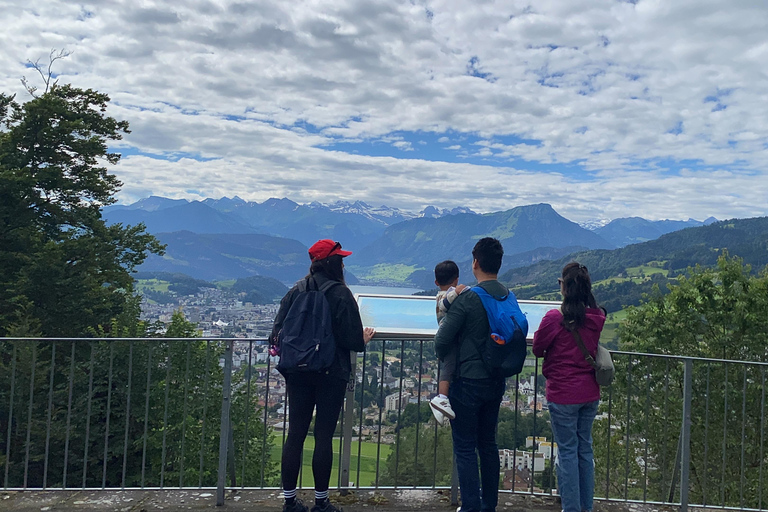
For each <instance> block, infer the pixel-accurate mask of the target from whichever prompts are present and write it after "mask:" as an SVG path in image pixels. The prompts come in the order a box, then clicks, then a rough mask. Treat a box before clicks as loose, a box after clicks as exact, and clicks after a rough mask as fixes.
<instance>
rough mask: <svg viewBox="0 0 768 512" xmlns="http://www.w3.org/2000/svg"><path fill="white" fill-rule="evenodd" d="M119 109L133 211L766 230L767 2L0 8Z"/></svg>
mask: <svg viewBox="0 0 768 512" xmlns="http://www.w3.org/2000/svg"><path fill="white" fill-rule="evenodd" d="M0 26H2V27H3V29H2V31H0V91H3V92H6V93H15V94H16V95H17V96H16V97H17V99H18V100H20V101H26V100H27V99H29V98H30V96H29V94H28V93H27V92H26V91H25V90H24V88H23V87H22V84H21V82H20V78H21V77H23V76H25V77H26V78H27V79H28V80H29V82H30V83H31V84H33V85H35V84H37V85H42V81H41V79H40V77H39V75H37V72H36V71H35V70H34V69H33V68H31V67H30V62H38V63H40V64H41V65H44V66H46V67H47V64H48V59H49V55H50V52H51V50H52V49H56V50H61V49H66V50H67V51H69V52H71V55H70V56H69V57H67V58H65V59H61V60H58V61H56V62H55V63H54V65H53V71H54V73H55V74H56V78H57V79H58V80H59V82H60V83H72V84H74V85H76V86H79V87H83V88H94V89H97V90H99V91H101V92H105V93H108V94H109V95H110V97H111V99H112V102H111V104H110V108H109V113H110V114H111V115H112V116H114V117H116V118H119V119H126V120H128V121H129V123H130V126H131V133H130V134H129V135H127V136H125V138H124V139H123V140H122V141H119V142H118V143H116V144H115V145H114V147H113V149H114V150H115V151H118V152H120V153H122V154H123V158H122V159H121V161H120V162H119V164H118V165H116V166H115V167H113V168H112V172H114V174H116V175H117V176H118V178H119V179H120V180H121V181H122V182H123V183H124V185H123V187H122V190H121V191H120V193H119V195H118V199H119V201H120V202H122V203H130V202H133V201H136V200H138V199H141V198H143V197H147V196H149V195H160V196H165V197H171V198H186V199H190V200H195V199H202V198H206V197H213V198H219V197H222V196H227V197H232V196H235V195H237V196H239V197H241V198H243V199H246V200H251V201H259V202H261V201H264V200H266V199H268V198H270V197H288V198H290V199H292V200H294V201H296V202H299V203H306V202H311V201H320V202H324V203H330V202H334V201H338V200H347V201H354V200H362V201H365V202H367V203H369V204H371V205H374V206H378V205H382V204H385V205H388V206H393V207H398V208H402V209H406V210H414V211H418V210H421V209H422V208H424V207H425V206H427V205H434V206H437V207H440V208H453V207H456V206H466V207H469V208H471V209H473V210H474V211H477V212H488V211H498V210H506V209H509V208H513V207H515V206H522V205H527V204H535V203H542V202H543V203H549V204H551V205H552V206H553V207H554V208H555V209H556V210H557V211H558V212H559V213H560V214H561V215H564V216H565V217H567V218H569V219H571V220H574V221H577V222H587V221H594V220H603V221H606V220H610V219H614V218H618V217H629V216H640V217H645V218H647V219H652V220H659V219H688V218H694V219H698V220H703V219H705V218H707V217H709V216H714V217H716V218H718V219H727V218H745V217H755V216H764V215H767V214H768V37H767V36H766V34H768V2H765V1H755V0H750V1H743V0H730V1H728V2H725V1H722V0H718V1H711V0H665V1H664V0H629V1H620V0H568V1H562V0H537V1H536V2H525V1H517V0H508V1H483V0H467V1H465V0H435V1H421V0H412V1H398V0H382V1H361V0H307V1H304V0H294V1H291V2H286V1H277V0H274V1H273V0H256V1H251V0H249V1H247V2H230V1H225V0H177V1H175V2H167V1H158V2H151V1H137V0H131V1H122V0H102V1H94V2H75V1H69V0H67V1H57V0H24V1H16V0H0Z"/></svg>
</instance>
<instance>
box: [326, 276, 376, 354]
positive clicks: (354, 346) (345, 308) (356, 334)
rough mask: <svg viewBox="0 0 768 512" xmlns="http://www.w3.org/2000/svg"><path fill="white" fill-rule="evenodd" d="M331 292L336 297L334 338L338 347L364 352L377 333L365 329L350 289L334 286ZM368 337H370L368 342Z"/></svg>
mask: <svg viewBox="0 0 768 512" xmlns="http://www.w3.org/2000/svg"><path fill="white" fill-rule="evenodd" d="M329 292H332V293H334V295H335V301H334V302H335V303H336V308H334V309H335V311H334V314H333V336H334V339H335V340H336V345H337V346H339V347H341V348H344V349H347V350H353V351H355V352H362V351H363V350H365V345H366V344H367V343H368V341H370V339H371V338H372V337H373V333H374V332H375V331H373V329H372V328H370V327H369V328H367V330H364V329H363V322H362V320H361V319H360V310H359V309H358V307H357V302H356V301H355V298H354V296H353V295H352V292H351V291H350V290H349V288H347V287H346V286H341V285H340V286H334V287H333V288H331V290H329ZM371 331H373V332H371ZM366 337H368V339H367V340H366Z"/></svg>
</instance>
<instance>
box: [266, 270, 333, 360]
mask: <svg viewBox="0 0 768 512" xmlns="http://www.w3.org/2000/svg"><path fill="white" fill-rule="evenodd" d="M337 284H341V283H339V282H338V281H333V280H329V281H327V282H326V283H325V284H323V285H322V286H320V287H318V286H317V282H316V281H315V280H314V278H311V277H308V278H306V279H303V280H301V281H299V282H298V283H297V288H298V293H297V294H296V295H295V297H294V299H293V303H292V304H291V307H290V308H289V309H288V313H287V314H286V316H285V320H284V321H283V327H282V329H280V332H279V333H278V334H277V345H278V347H279V350H280V362H279V363H278V364H277V370H278V371H279V372H280V373H282V374H286V373H298V372H322V371H326V370H327V369H328V368H330V367H331V365H332V364H333V361H334V359H335V357H336V341H335V340H334V338H333V328H332V325H331V308H330V306H329V304H328V300H327V299H326V298H325V292H326V291H328V290H329V289H330V288H331V287H333V286H335V285H337Z"/></svg>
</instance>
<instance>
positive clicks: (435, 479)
mask: <svg viewBox="0 0 768 512" xmlns="http://www.w3.org/2000/svg"><path fill="white" fill-rule="evenodd" d="M435 444H437V446H435ZM452 468H453V444H452V443H451V431H450V429H447V428H435V427H432V426H430V425H418V426H412V427H408V428H405V429H402V430H401V431H400V432H399V433H398V434H397V436H396V437H395V444H394V445H393V446H392V450H391V451H390V452H389V455H388V456H387V461H386V463H385V464H384V467H383V469H382V474H381V479H380V484H381V485H409V486H411V485H413V486H431V485H450V483H451V469H452Z"/></svg>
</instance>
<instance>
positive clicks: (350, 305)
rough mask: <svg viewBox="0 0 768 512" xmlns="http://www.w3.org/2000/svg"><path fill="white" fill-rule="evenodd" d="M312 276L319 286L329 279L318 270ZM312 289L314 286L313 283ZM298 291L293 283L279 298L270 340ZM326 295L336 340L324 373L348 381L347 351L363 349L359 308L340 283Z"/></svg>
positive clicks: (349, 366) (275, 335)
mask: <svg viewBox="0 0 768 512" xmlns="http://www.w3.org/2000/svg"><path fill="white" fill-rule="evenodd" d="M304 279H306V278H304ZM311 279H314V280H315V281H316V282H317V286H318V288H319V287H321V286H323V284H324V283H326V282H327V281H329V280H330V278H329V277H327V276H326V275H325V274H323V273H320V272H318V273H315V274H313V275H312V277H311ZM312 289H313V290H314V289H315V288H314V286H313V287H312ZM298 293H300V292H299V291H298V284H296V285H294V286H293V288H291V289H290V290H288V293H286V294H285V297H283V300H281V301H280V309H279V310H278V312H277V316H276V317H275V323H274V325H273V326H272V334H271V335H270V337H269V339H270V341H272V342H273V343H274V342H275V341H276V340H277V333H278V332H280V329H281V328H282V327H283V321H284V320H285V316H286V315H287V314H288V310H289V309H291V304H293V301H294V298H295V297H296V295H297V294H298ZM325 298H326V300H327V301H328V307H329V308H330V310H331V327H332V328H333V339H334V341H335V342H336V357H335V358H334V361H333V364H332V365H331V367H330V368H329V369H328V371H327V374H328V375H330V376H332V377H336V378H339V379H342V380H345V381H349V378H350V374H351V373H352V365H351V363H350V360H349V352H350V350H354V351H355V352H362V351H363V350H365V341H364V340H363V323H362V321H361V320H360V311H359V310H358V308H357V302H356V301H355V297H354V295H352V292H351V291H350V290H349V288H347V287H346V285H344V284H343V283H339V284H337V285H335V286H332V287H331V288H330V289H329V290H327V291H326V292H325Z"/></svg>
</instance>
